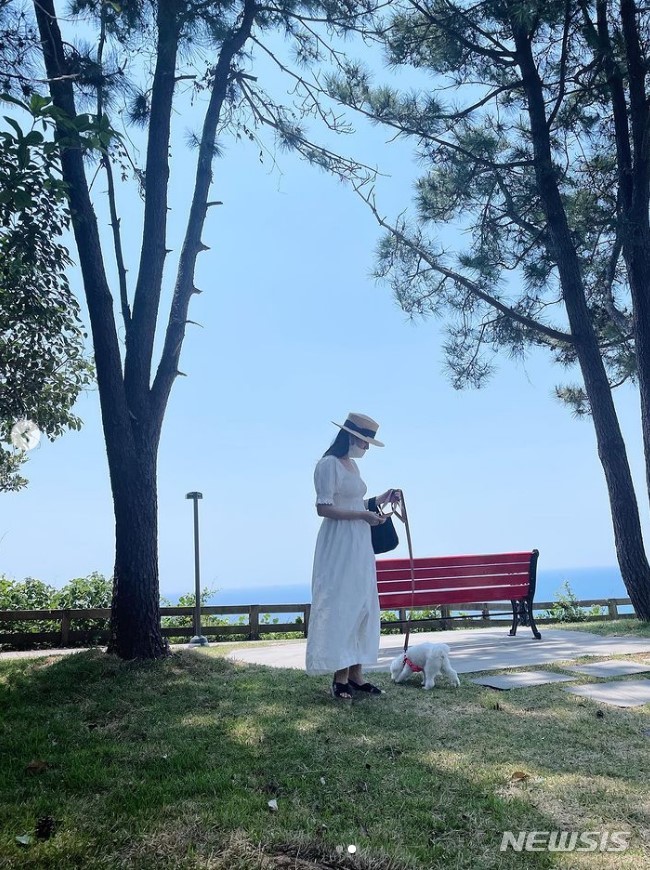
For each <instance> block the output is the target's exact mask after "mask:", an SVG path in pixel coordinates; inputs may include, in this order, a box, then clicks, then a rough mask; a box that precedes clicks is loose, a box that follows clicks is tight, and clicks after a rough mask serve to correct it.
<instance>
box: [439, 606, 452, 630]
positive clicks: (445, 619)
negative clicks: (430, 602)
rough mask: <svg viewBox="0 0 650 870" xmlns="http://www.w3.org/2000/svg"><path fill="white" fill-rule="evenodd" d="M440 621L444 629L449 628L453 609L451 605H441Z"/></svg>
mask: <svg viewBox="0 0 650 870" xmlns="http://www.w3.org/2000/svg"><path fill="white" fill-rule="evenodd" d="M440 619H441V622H442V627H443V629H447V628H449V620H450V619H451V607H450V606H449V604H441V605H440Z"/></svg>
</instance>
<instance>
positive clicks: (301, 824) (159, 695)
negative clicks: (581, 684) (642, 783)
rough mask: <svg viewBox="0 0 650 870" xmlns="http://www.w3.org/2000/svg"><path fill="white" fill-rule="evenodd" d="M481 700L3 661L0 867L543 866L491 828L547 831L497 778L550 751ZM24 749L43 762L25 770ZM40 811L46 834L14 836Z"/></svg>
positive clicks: (138, 666)
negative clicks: (355, 695) (50, 826)
mask: <svg viewBox="0 0 650 870" xmlns="http://www.w3.org/2000/svg"><path fill="white" fill-rule="evenodd" d="M373 679H374V677H373ZM377 681H378V682H380V683H382V684H383V685H384V686H385V687H388V685H389V683H388V678H387V675H384V674H380V675H378V676H377ZM483 695H484V692H483V691H482V690H480V689H479V688H478V687H477V686H474V685H472V684H470V683H468V682H464V683H463V687H462V688H461V689H460V690H458V691H453V690H443V689H441V690H439V691H434V692H430V693H424V692H422V691H421V690H419V689H416V688H415V686H413V685H410V686H406V687H404V688H402V687H400V688H391V689H390V691H389V692H388V693H387V694H386V695H385V696H383V697H381V698H363V699H359V700H355V702H354V703H353V704H351V705H350V704H347V705H345V704H342V703H340V702H335V701H333V699H331V698H330V697H329V695H328V694H327V680H326V679H325V678H323V680H315V679H313V678H309V677H307V676H306V675H305V674H304V673H301V672H298V671H294V670H291V671H289V670H278V669H275V668H265V667H262V666H247V665H237V664H233V663H232V662H229V661H226V660H224V659H221V658H217V657H212V656H207V655H205V654H202V653H201V652H198V651H197V652H182V653H176V654H175V655H174V656H172V657H171V658H170V659H167V660H165V661H161V662H150V663H123V662H120V661H118V660H117V659H115V658H113V657H110V656H107V655H105V654H103V653H100V652H98V651H91V652H88V653H80V654H76V655H74V656H70V657H66V658H64V659H58V660H56V661H53V660H51V659H40V660H31V661H25V660H23V661H17V662H11V663H4V664H3V665H2V666H0V709H1V710H2V721H1V722H0V739H1V741H2V746H3V753H2V754H3V757H4V759H5V762H4V764H3V777H2V781H1V782H0V828H1V829H2V832H3V833H2V834H1V835H0V864H2V866H3V867H8V868H14V867H29V868H41V867H43V868H45V867H55V868H58V867H61V868H67V867H83V868H100V867H101V868H104V867H105V868H117V867H130V868H131V867H133V868H137V870H149V868H152V870H153V868H156V870H160V868H166V867H170V868H171V867H179V868H181V867H182V868H185V867H187V868H195V867H196V868H211V870H222V868H223V870H226V868H227V870H253V868H260V870H261V868H275V867H292V868H296V870H297V868H301V870H302V868H305V870H307V868H317V867H349V868H361V870H364V868H367V870H407V868H408V870H410V868H427V870H428V868H438V867H440V868H442V867H455V868H472V870H480V868H497V867H500V868H501V867H502V868H510V867H512V868H514V867H520V866H522V862H523V863H524V864H525V866H526V867H527V868H529V867H530V868H543V867H550V866H558V865H559V864H560V863H561V860H562V856H561V855H558V854H556V853H549V852H530V853H527V854H526V855H525V856H522V855H521V854H519V853H517V852H513V851H512V850H509V851H506V852H500V850H499V847H500V844H501V839H502V832H503V831H513V832H518V831H553V830H555V829H557V828H561V827H562V825H561V824H560V823H559V820H558V817H557V816H556V815H549V814H546V813H544V812H542V811H540V809H538V808H537V807H536V806H535V795H534V791H533V790H531V789H530V788H529V786H528V785H527V783H526V782H522V783H519V784H515V785H513V784H512V783H511V782H510V780H511V775H512V773H513V772H514V771H516V770H518V769H521V768H522V767H523V769H524V770H526V769H527V768H528V767H530V766H531V762H532V764H533V765H540V766H543V765H545V764H549V763H550V758H549V757H548V754H545V753H544V751H543V750H542V749H541V745H540V744H541V741H540V740H539V736H540V734H539V730H540V729H543V727H545V726H544V725H543V724H542V722H543V717H542V710H540V711H539V716H538V717H537V718H535V717H529V719H528V721H525V719H522V720H521V721H520V720H519V719H520V717H518V715H515V713H514V712H513V713H511V714H504V715H502V716H501V718H499V719H497V720H496V722H495V720H494V715H495V713H496V715H497V716H498V711H490V710H487V709H485V708H484V707H483V706H481V698H482V697H483ZM537 697H539V696H537ZM501 712H503V709H502V710H501ZM533 726H534V727H533ZM547 727H550V726H547ZM569 731H571V728H570V727H569ZM495 735H500V738H499V737H497V739H495ZM34 761H36V762H43V763H44V764H45V767H43V768H42V769H41V771H40V772H35V773H33V774H30V773H29V772H27V768H28V765H30V763H31V762H34ZM589 764H591V759H590V760H589ZM582 766H583V767H584V768H585V770H586V768H587V764H586V763H585V764H583V765H582ZM269 801H275V802H277V810H273V809H272V808H271V807H270V806H269ZM43 817H51V818H53V819H54V820H55V822H56V824H57V827H56V833H55V834H54V836H52V837H51V838H50V839H48V840H46V841H43V842H37V841H35V842H33V843H32V844H30V845H28V846H20V845H19V844H17V843H16V840H15V837H16V835H20V834H24V833H26V832H33V831H34V829H35V826H36V823H37V820H38V819H39V818H43ZM564 823H565V825H564V827H565V829H566V818H565V819H564ZM580 830H582V829H580ZM348 846H353V847H356V852H355V853H354V854H351V853H349V852H348ZM337 847H338V851H337ZM588 857H591V856H588ZM300 861H303V862H305V863H299V862H300ZM288 862H289V863H288ZM290 862H293V863H290ZM564 866H575V865H564ZM590 866H610V865H608V864H602V865H597V864H595V863H594V862H593V860H592V862H591V865H590ZM611 866H625V865H623V864H621V863H618V864H617V865H611ZM629 866H630V867H631V866H633V864H630V865H629Z"/></svg>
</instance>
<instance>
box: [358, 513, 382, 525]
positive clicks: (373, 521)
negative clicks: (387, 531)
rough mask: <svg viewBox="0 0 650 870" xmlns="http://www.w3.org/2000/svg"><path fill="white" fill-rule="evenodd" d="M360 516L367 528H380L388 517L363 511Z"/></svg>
mask: <svg viewBox="0 0 650 870" xmlns="http://www.w3.org/2000/svg"><path fill="white" fill-rule="evenodd" d="M362 516H363V519H364V520H365V521H366V522H367V523H368V525H369V526H380V525H381V524H382V523H385V522H386V520H387V519H388V517H383V516H382V515H381V514H376V513H374V512H373V511H364V512H363V514H362Z"/></svg>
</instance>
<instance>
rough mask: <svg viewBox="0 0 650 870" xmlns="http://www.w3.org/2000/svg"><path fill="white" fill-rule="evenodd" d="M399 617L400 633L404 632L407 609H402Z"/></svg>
mask: <svg viewBox="0 0 650 870" xmlns="http://www.w3.org/2000/svg"><path fill="white" fill-rule="evenodd" d="M398 616H399V628H400V631H404V624H405V622H406V608H404V607H400V609H399V613H398Z"/></svg>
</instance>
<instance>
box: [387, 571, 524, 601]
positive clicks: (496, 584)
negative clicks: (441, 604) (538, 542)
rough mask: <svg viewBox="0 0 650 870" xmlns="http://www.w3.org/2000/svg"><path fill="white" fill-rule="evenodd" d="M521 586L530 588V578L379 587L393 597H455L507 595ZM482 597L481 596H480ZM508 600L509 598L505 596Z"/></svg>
mask: <svg viewBox="0 0 650 870" xmlns="http://www.w3.org/2000/svg"><path fill="white" fill-rule="evenodd" d="M521 586H525V587H526V588H528V587H529V586H530V583H529V580H528V576H527V575H526V576H525V577H522V576H519V577H515V578H512V577H471V578H467V577H464V578H462V579H456V580H454V579H453V578H452V579H451V580H448V581H440V580H435V581H427V580H416V581H415V585H414V586H412V585H411V581H410V580H392V581H390V582H389V583H380V584H379V585H378V589H379V594H380V595H392V594H395V593H401V592H411V591H412V590H413V591H415V592H420V593H422V594H424V593H426V592H430V593H431V594H432V595H434V594H436V593H438V592H440V593H445V592H447V593H449V595H453V594H454V592H456V591H457V590H460V589H476V590H477V591H478V590H480V593H481V595H483V594H485V593H487V591H488V590H489V589H497V590H501V592H502V593H504V594H505V593H506V592H507V590H508V589H515V588H517V589H519V588H520V587H521ZM479 597H480V596H479ZM505 597H506V598H507V597H508V596H507V595H505Z"/></svg>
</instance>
